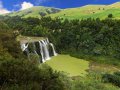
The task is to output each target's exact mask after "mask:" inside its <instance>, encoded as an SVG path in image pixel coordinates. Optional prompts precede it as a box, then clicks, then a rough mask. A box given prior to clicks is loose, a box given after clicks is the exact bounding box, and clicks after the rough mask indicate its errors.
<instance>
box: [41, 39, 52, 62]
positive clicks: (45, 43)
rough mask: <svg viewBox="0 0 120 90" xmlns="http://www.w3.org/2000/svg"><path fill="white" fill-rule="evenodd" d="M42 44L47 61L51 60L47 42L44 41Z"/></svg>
mask: <svg viewBox="0 0 120 90" xmlns="http://www.w3.org/2000/svg"><path fill="white" fill-rule="evenodd" d="M41 42H42V44H43V49H44V53H45V60H50V55H49V51H48V45H47V42H46V41H45V40H42V41H41Z"/></svg>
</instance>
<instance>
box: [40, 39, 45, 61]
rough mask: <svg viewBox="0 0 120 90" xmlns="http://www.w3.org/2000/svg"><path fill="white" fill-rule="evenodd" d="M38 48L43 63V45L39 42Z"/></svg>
mask: <svg viewBox="0 0 120 90" xmlns="http://www.w3.org/2000/svg"><path fill="white" fill-rule="evenodd" d="M39 47H40V53H41V57H42V62H43V63H44V62H45V59H44V52H43V44H42V43H41V41H39Z"/></svg>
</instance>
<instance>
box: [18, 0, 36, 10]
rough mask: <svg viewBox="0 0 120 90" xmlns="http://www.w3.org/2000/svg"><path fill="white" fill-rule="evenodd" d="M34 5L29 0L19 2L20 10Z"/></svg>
mask: <svg viewBox="0 0 120 90" xmlns="http://www.w3.org/2000/svg"><path fill="white" fill-rule="evenodd" d="M33 6H34V5H33V4H32V3H30V2H25V1H24V2H23V3H22V4H21V9H20V10H25V9H28V8H31V7H33Z"/></svg>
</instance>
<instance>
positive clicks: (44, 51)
mask: <svg viewBox="0 0 120 90" xmlns="http://www.w3.org/2000/svg"><path fill="white" fill-rule="evenodd" d="M27 43H28V42H27ZM31 43H32V44H33V52H34V54H36V55H39V56H41V59H40V60H42V63H44V62H45V61H46V60H50V59H51V56H50V55H51V54H50V52H49V48H51V50H52V53H53V55H54V56H57V53H56V51H55V48H54V45H53V44H52V43H50V42H49V40H48V38H47V39H44V40H40V41H38V44H39V45H38V46H39V51H38V50H36V49H38V48H37V47H36V45H35V42H31ZM29 44H30V43H29ZM29 44H26V43H23V44H21V49H22V51H26V52H27V54H28V56H29V53H30V52H29V49H28V48H29V47H28V45H29ZM49 46H51V47H49ZM37 51H38V52H40V53H39V54H38V53H37ZM40 54H41V55H40Z"/></svg>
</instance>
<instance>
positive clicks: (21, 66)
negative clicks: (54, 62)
mask: <svg viewBox="0 0 120 90" xmlns="http://www.w3.org/2000/svg"><path fill="white" fill-rule="evenodd" d="M68 80H69V78H68ZM68 80H67V76H66V75H63V74H61V73H60V72H56V71H53V70H52V69H51V68H50V67H49V66H47V65H44V64H43V65H40V67H39V68H38V65H37V64H35V63H31V62H29V61H26V60H4V61H2V62H1V63H0V86H1V88H3V89H6V88H10V89H11V90H12V88H14V89H19V90H20V89H21V88H23V89H24V90H26V89H27V90H31V89H35V90H56V89H57V90H67V89H68V88H69V87H70V86H71V85H69V84H68V82H69V81H68ZM67 84H68V85H67Z"/></svg>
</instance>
